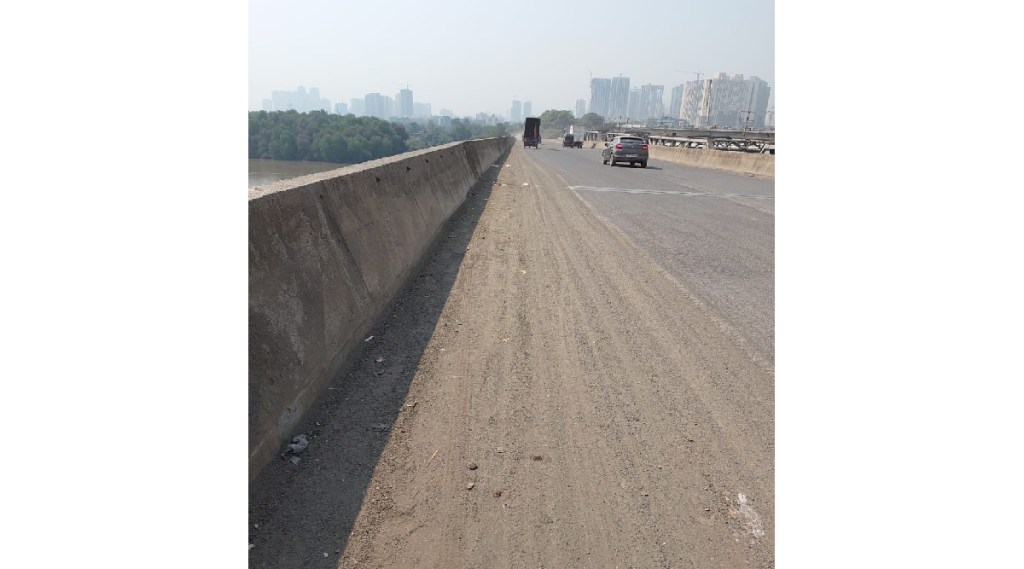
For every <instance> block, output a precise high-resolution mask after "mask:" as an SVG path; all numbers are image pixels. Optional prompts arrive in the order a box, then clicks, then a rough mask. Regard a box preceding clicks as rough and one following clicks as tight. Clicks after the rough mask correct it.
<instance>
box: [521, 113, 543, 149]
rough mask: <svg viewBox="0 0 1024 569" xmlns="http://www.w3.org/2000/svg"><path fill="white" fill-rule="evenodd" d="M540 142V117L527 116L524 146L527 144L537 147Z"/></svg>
mask: <svg viewBox="0 0 1024 569" xmlns="http://www.w3.org/2000/svg"><path fill="white" fill-rule="evenodd" d="M538 144H540V119H539V118H537V117H526V126H525V128H524V129H523V148H526V147H527V146H532V147H534V148H537V145H538Z"/></svg>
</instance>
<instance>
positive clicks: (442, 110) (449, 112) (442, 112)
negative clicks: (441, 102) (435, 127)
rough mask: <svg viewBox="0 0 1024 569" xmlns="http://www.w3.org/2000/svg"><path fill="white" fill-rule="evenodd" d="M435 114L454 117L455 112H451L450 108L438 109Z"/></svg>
mask: <svg viewBox="0 0 1024 569" xmlns="http://www.w3.org/2000/svg"><path fill="white" fill-rule="evenodd" d="M437 116H439V117H454V116H455V113H453V112H452V111H451V109H441V110H440V111H437Z"/></svg>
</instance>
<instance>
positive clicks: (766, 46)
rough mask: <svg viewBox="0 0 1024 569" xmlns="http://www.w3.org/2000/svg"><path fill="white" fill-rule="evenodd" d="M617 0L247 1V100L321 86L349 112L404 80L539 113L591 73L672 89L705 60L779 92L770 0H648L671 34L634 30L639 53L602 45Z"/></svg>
mask: <svg viewBox="0 0 1024 569" xmlns="http://www.w3.org/2000/svg"><path fill="white" fill-rule="evenodd" d="M614 5H615V4H613V3H611V2H606V1H604V0H595V2H593V3H592V4H591V5H588V9H587V10H580V9H579V7H578V6H572V5H561V4H553V5H552V4H550V3H542V2H536V1H533V0H529V1H526V2H523V3H520V4H519V5H517V6H518V7H517V10H514V11H510V12H509V13H507V14H506V13H503V14H502V15H501V17H500V18H497V19H496V18H495V17H494V15H493V13H492V12H491V10H490V9H489V8H488V7H486V6H482V5H479V4H478V3H476V2H469V1H449V2H444V1H442V2H437V3H432V4H430V5H423V4H421V3H418V2H411V1H408V0H396V2H394V3H392V4H391V5H389V10H388V12H387V14H384V15H382V14H381V13H380V11H379V9H377V8H375V7H372V6H364V5H359V4H346V5H343V6H341V5H338V3H334V2H327V1H325V0H310V1H309V2H305V3H302V4H295V5H283V4H280V3H273V2H270V1H269V0H251V1H250V3H249V8H250V9H249V110H262V109H263V104H262V102H263V100H264V99H268V98H270V97H271V93H272V92H274V91H280V90H293V89H296V88H297V87H298V86H305V87H306V88H307V89H310V88H314V87H315V88H317V89H318V90H319V93H320V96H321V97H322V98H325V99H327V100H329V101H330V102H331V108H333V105H335V104H337V103H349V111H350V112H352V111H353V110H354V109H353V108H352V105H351V100H352V99H354V98H363V97H365V96H366V94H368V93H381V94H382V95H387V96H392V97H393V96H394V94H395V93H397V92H399V91H400V90H401V89H404V88H408V89H410V90H412V91H413V92H414V93H415V95H414V99H415V100H417V101H430V102H431V103H432V105H433V107H434V108H435V109H436V108H442V107H443V108H445V109H449V110H451V111H452V112H453V114H454V116H458V117H466V116H475V115H477V114H478V113H488V114H496V115H501V116H505V117H508V115H509V112H510V106H511V101H512V100H522V101H525V100H529V101H532V103H533V109H534V111H533V112H534V113H536V114H540V113H542V112H543V111H545V110H548V109H556V110H569V111H574V110H575V108H576V103H577V101H578V100H580V99H587V100H588V101H589V99H590V81H591V79H592V78H595V77H607V78H614V77H620V76H628V77H629V78H630V83H631V85H633V86H637V85H645V84H646V85H661V86H663V88H664V90H665V93H666V94H667V93H669V92H670V91H671V89H672V88H673V87H675V86H677V85H680V84H682V83H685V82H686V81H688V80H692V79H695V78H696V76H695V75H694V73H695V72H698V71H699V72H701V73H702V74H703V75H704V76H705V77H708V76H713V75H715V74H717V73H720V72H727V73H730V74H732V73H737V74H743V75H745V76H758V77H760V78H762V79H764V80H765V81H766V82H767V83H768V84H769V86H770V87H771V88H772V97H773V98H774V92H775V84H774V83H775V82H774V43H775V40H774V25H775V22H774V3H773V2H771V1H767V2H766V1H761V0H745V1H737V2H731V3H727V4H726V3H722V4H714V5H705V4H703V3H699V2H696V1H668V0H652V1H651V2H648V3H646V4H645V11H647V12H649V13H653V14H658V15H659V17H658V25H659V29H667V30H670V31H674V33H656V34H650V35H649V36H644V35H642V34H640V35H638V36H637V37H640V36H642V37H643V41H642V42H640V43H639V44H638V45H642V46H643V47H642V50H641V52H640V53H642V54H644V57H642V58H637V57H636V54H637V51H636V50H610V51H609V50H604V49H602V43H603V42H604V41H606V39H607V36H608V35H609V30H608V22H607V21H606V20H607V18H606V14H607V13H609V12H612V11H614V10H612V7H613V6H614ZM391 7H393V9H392V8H391ZM603 8H607V9H603ZM352 21H360V22H372V23H375V24H379V25H372V26H370V25H365V26H352V25H349V22H352ZM570 23H571V27H572V29H573V30H574V36H576V37H580V38H581V39H580V40H579V41H580V42H581V43H580V45H578V46H575V47H573V49H571V50H567V49H563V48H562V46H561V44H560V43H559V41H560V40H559V38H560V37H562V36H563V35H564V30H565V28H566V26H567V25H569V24H570ZM697 24H699V25H697ZM339 29H341V30H343V31H344V33H343V34H339V33H338V30H339ZM381 29H384V30H386V31H387V34H386V35H385V34H381V33H380V30H381ZM524 29H525V30H529V32H528V34H527V35H526V36H525V37H526V40H524V39H523V38H524V35H523V33H522V30H524ZM579 30H582V35H580V34H579V32H578V31H579ZM439 31H440V32H444V33H439ZM588 34H590V37H592V40H591V39H588ZM624 36H626V37H632V36H633V34H624ZM339 38H340V39H339ZM396 38H398V39H400V40H401V41H396ZM419 38H423V40H424V41H419Z"/></svg>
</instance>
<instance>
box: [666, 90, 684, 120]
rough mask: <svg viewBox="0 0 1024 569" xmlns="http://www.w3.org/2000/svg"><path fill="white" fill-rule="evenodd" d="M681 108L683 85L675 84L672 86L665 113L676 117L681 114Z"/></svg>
mask: <svg viewBox="0 0 1024 569" xmlns="http://www.w3.org/2000/svg"><path fill="white" fill-rule="evenodd" d="M682 110H683V86H682V85H676V86H675V87H672V99H671V100H670V101H669V103H668V109H666V110H665V114H666V115H668V116H670V117H672V118H674V119H677V118H679V117H680V116H682V115H681V114H680V113H682Z"/></svg>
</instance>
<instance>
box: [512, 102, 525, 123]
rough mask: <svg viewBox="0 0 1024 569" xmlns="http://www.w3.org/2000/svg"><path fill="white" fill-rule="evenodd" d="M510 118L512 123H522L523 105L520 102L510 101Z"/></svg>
mask: <svg viewBox="0 0 1024 569" xmlns="http://www.w3.org/2000/svg"><path fill="white" fill-rule="evenodd" d="M511 117H512V122H513V123H521V122H523V103H521V102H520V101H512V114H511Z"/></svg>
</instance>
